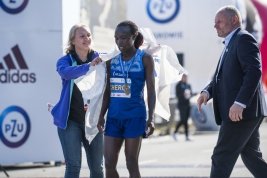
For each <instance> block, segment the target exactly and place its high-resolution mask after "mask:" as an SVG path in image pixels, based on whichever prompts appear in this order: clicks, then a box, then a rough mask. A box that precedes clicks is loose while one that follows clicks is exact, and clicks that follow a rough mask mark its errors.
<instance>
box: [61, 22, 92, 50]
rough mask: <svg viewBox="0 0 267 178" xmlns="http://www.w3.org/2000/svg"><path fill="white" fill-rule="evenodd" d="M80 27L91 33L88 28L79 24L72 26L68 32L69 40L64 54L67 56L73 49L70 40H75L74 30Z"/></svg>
mask: <svg viewBox="0 0 267 178" xmlns="http://www.w3.org/2000/svg"><path fill="white" fill-rule="evenodd" d="M81 27H82V28H84V29H87V30H88V31H89V32H90V33H91V30H90V28H89V27H88V26H87V25H85V24H82V23H79V24H75V25H73V26H72V27H71V29H70V32H69V39H68V43H67V48H66V49H65V53H66V54H69V53H70V51H73V50H74V49H75V46H74V45H73V44H72V40H73V39H74V38H75V32H76V30H77V29H78V28H81Z"/></svg>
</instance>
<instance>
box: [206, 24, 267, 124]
mask: <svg viewBox="0 0 267 178" xmlns="http://www.w3.org/2000/svg"><path fill="white" fill-rule="evenodd" d="M227 49H228V51H227V52H225V53H224V56H223V58H222V63H221V67H220V69H219V71H218V66H219V63H218V66H217V69H216V72H215V75H214V78H213V80H212V81H211V82H210V84H209V85H208V86H206V88H205V89H204V90H207V91H208V92H209V94H210V98H209V99H211V98H213V107H214V108H213V109H214V114H215V119H216V123H217V124H218V125H220V124H221V122H222V120H223V121H226V122H232V121H231V119H230V118H229V110H230V107H231V106H232V105H233V104H234V102H235V101H237V102H240V103H242V104H245V105H246V108H245V109H244V110H243V120H247V119H253V118H256V117H259V116H266V115H267V108H266V103H265V98H264V92H263V88H262V82H261V73H262V72H261V59H260V52H259V47H258V43H257V42H256V40H255V39H254V37H253V36H252V35H251V34H249V33H248V32H247V31H244V30H240V29H238V30H237V31H236V32H235V33H234V35H233V36H232V38H231V40H230V42H229V44H228V46H227ZM217 72H218V77H217V82H216V74H217Z"/></svg>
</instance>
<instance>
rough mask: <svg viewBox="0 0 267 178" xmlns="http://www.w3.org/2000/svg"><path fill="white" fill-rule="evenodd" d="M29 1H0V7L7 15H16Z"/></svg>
mask: <svg viewBox="0 0 267 178" xmlns="http://www.w3.org/2000/svg"><path fill="white" fill-rule="evenodd" d="M28 2H29V0H0V7H2V9H3V10H4V11H6V12H7V13H9V14H18V13H20V12H21V11H23V10H24V9H25V7H26V6H27V4H28Z"/></svg>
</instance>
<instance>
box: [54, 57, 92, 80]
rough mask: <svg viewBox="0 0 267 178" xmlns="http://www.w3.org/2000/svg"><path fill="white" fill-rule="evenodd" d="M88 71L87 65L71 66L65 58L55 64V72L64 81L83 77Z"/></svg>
mask: <svg viewBox="0 0 267 178" xmlns="http://www.w3.org/2000/svg"><path fill="white" fill-rule="evenodd" d="M88 70H89V64H83V65H79V66H71V65H70V64H69V61H68V60H66V58H61V59H59V60H58V62H57V72H58V74H59V75H60V76H61V77H62V78H63V79H65V80H71V79H75V78H77V77H80V76H82V75H85V74H86V73H87V72H88Z"/></svg>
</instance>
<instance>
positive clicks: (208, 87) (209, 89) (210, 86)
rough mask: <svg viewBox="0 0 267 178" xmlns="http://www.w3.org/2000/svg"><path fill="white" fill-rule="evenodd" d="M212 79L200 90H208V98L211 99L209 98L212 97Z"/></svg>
mask: <svg viewBox="0 0 267 178" xmlns="http://www.w3.org/2000/svg"><path fill="white" fill-rule="evenodd" d="M213 82H214V81H213V80H212V81H211V82H210V83H209V84H208V85H207V86H206V87H205V88H204V89H203V90H202V91H204V90H207V91H208V92H209V98H208V99H209V100H210V99H211V98H213V92H212V85H213Z"/></svg>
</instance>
